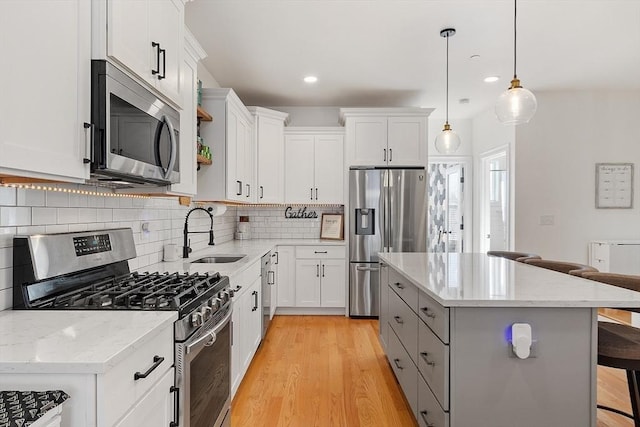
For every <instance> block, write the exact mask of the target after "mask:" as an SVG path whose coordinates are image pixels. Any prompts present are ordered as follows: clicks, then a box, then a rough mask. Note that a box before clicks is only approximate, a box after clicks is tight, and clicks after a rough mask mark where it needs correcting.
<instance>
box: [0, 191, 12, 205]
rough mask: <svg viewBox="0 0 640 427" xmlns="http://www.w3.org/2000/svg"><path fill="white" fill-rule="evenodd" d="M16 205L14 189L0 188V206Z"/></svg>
mask: <svg viewBox="0 0 640 427" xmlns="http://www.w3.org/2000/svg"><path fill="white" fill-rule="evenodd" d="M15 205H16V189H15V188H11V187H0V206H15Z"/></svg>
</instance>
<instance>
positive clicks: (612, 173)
mask: <svg viewBox="0 0 640 427" xmlns="http://www.w3.org/2000/svg"><path fill="white" fill-rule="evenodd" d="M632 207H633V163H596V208H598V209H631V208H632Z"/></svg>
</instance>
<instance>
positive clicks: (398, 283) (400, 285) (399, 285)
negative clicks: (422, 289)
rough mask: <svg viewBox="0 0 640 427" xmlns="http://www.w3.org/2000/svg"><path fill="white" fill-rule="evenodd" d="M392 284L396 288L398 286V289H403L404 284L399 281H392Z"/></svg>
mask: <svg viewBox="0 0 640 427" xmlns="http://www.w3.org/2000/svg"><path fill="white" fill-rule="evenodd" d="M394 285H395V286H396V288H398V289H404V285H403V284H402V283H400V282H396V283H394Z"/></svg>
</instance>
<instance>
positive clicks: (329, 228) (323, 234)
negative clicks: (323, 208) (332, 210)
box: [320, 213, 344, 240]
mask: <svg viewBox="0 0 640 427" xmlns="http://www.w3.org/2000/svg"><path fill="white" fill-rule="evenodd" d="M342 218H343V215H342V214H324V213H323V214H322V223H321V224H320V238H321V239H332V240H343V239H344V231H343V230H344V226H343V225H342Z"/></svg>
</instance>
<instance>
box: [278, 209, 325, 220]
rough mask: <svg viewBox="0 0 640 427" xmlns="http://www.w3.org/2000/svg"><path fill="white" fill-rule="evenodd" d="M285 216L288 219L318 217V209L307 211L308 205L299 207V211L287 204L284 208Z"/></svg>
mask: <svg viewBox="0 0 640 427" xmlns="http://www.w3.org/2000/svg"><path fill="white" fill-rule="evenodd" d="M284 217H285V218H287V219H311V218H318V214H317V213H316V211H307V207H306V206H305V207H303V208H298V210H297V211H295V210H293V208H292V207H291V206H287V209H285V210H284Z"/></svg>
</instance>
